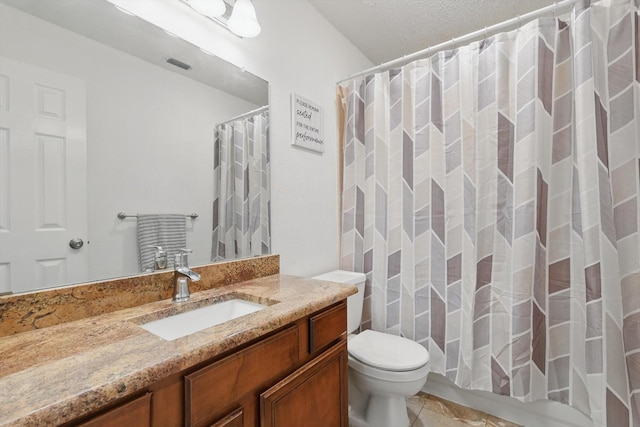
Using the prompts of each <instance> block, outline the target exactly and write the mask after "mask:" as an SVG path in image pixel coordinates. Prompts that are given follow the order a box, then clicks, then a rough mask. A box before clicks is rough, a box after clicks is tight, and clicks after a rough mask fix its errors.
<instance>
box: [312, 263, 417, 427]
mask: <svg viewBox="0 0 640 427" xmlns="http://www.w3.org/2000/svg"><path fill="white" fill-rule="evenodd" d="M314 278H315V279H319V280H328V281H331V282H339V283H348V284H352V285H356V286H357V288H358V293H357V294H355V295H351V296H350V297H348V298H347V327H348V328H347V332H348V333H349V336H348V342H347V349H348V352H349V358H348V364H349V408H350V410H349V423H350V424H351V425H352V426H353V427H389V426H393V427H408V426H409V417H408V415H407V404H406V398H407V397H409V396H413V395H414V394H416V393H418V392H419V391H420V390H421V389H422V387H423V386H424V384H425V382H426V381H427V374H428V373H429V352H427V350H426V349H425V348H424V347H423V346H421V345H420V344H418V343H416V342H414V341H411V340H409V339H407V338H403V337H399V336H395V335H391V334H387V333H383V332H377V331H372V330H366V331H362V332H361V333H359V334H354V333H353V332H355V331H356V330H357V329H358V328H359V326H360V319H361V316H362V304H363V301H364V284H365V280H366V276H365V275H364V274H363V273H354V272H350V271H342V270H337V271H332V272H330V273H326V274H323V275H321V276H317V277H314Z"/></svg>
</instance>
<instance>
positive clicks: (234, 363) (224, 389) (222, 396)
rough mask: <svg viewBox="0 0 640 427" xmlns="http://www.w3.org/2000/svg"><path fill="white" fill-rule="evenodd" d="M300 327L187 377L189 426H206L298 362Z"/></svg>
mask: <svg viewBox="0 0 640 427" xmlns="http://www.w3.org/2000/svg"><path fill="white" fill-rule="evenodd" d="M298 340H299V337H298V327H297V326H296V325H293V326H290V327H288V328H287V329H285V330H283V331H281V332H279V333H277V334H276V335H274V336H272V337H270V338H267V339H266V340H264V341H261V342H259V343H257V344H254V345H252V346H250V347H247V348H246V349H244V350H241V351H239V352H237V353H236V354H233V355H231V356H229V357H226V358H224V359H222V360H220V361H218V362H215V363H213V364H212V365H210V366H207V367H206V368H203V369H201V370H199V371H196V372H194V373H193V374H190V375H187V376H186V377H185V395H186V405H185V406H186V407H185V416H186V425H187V426H192V425H197V424H199V423H202V422H205V421H207V420H209V419H211V418H213V417H214V416H215V415H218V416H219V415H220V414H219V412H220V411H222V410H225V409H226V408H228V407H229V406H230V405H231V404H232V403H234V402H236V401H238V400H239V399H240V398H241V397H242V396H243V395H245V394H246V393H248V392H250V391H252V390H254V389H255V388H257V387H259V386H261V385H263V384H266V383H267V382H269V381H273V379H274V378H276V377H278V376H280V375H282V374H283V373H284V372H286V371H287V370H288V369H290V368H291V367H292V366H294V365H295V364H296V363H297V362H298V359H299V355H298V354H299V350H298Z"/></svg>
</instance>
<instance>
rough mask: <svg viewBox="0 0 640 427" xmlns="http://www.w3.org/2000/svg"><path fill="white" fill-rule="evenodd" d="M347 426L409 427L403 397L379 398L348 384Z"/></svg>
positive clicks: (385, 396) (405, 402)
mask: <svg viewBox="0 0 640 427" xmlns="http://www.w3.org/2000/svg"><path fill="white" fill-rule="evenodd" d="M349 401H350V405H349V424H350V425H351V426H352V427H389V426H393V427H409V415H408V413H407V400H406V398H405V397H404V396H397V395H396V396H388V395H384V396H379V395H375V394H369V395H367V394H366V393H364V392H362V391H361V390H360V389H358V388H357V387H355V386H354V385H353V384H352V383H350V384H349Z"/></svg>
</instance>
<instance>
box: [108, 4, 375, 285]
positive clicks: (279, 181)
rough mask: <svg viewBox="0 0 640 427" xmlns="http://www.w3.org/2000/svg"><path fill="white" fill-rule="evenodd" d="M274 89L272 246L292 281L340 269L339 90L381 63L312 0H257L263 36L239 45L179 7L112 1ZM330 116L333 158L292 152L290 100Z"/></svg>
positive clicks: (327, 152)
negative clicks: (293, 96) (300, 98)
mask: <svg viewBox="0 0 640 427" xmlns="http://www.w3.org/2000/svg"><path fill="white" fill-rule="evenodd" d="M109 1H111V2H112V3H115V4H118V5H120V6H122V7H124V8H126V9H128V10H130V11H132V12H135V13H136V14H138V15H139V16H141V17H144V18H145V19H147V20H148V21H150V22H153V23H155V24H157V25H159V26H162V27H163V28H165V29H167V30H169V31H171V32H172V33H174V34H177V35H178V36H180V37H182V38H184V39H185V40H188V41H190V42H192V43H194V44H196V45H198V46H200V47H202V48H204V49H206V50H208V51H210V52H212V53H214V54H216V55H217V56H219V57H221V58H223V59H225V60H227V61H229V62H231V63H234V64H236V65H238V66H240V67H245V68H246V69H247V70H248V71H250V72H251V73H253V74H256V75H257V76H259V77H261V78H263V79H265V80H268V81H269V83H270V106H271V117H270V118H271V159H272V163H271V165H272V166H271V167H272V169H271V171H272V207H271V209H272V210H271V212H272V222H271V223H272V227H273V234H272V235H273V237H272V247H273V252H274V253H276V254H280V257H281V258H280V260H281V271H282V273H285V274H295V275H303V276H308V275H314V274H317V273H321V272H324V271H328V270H332V269H335V268H337V267H338V258H339V248H338V236H339V230H338V191H337V189H338V182H337V176H338V166H337V165H338V161H337V160H338V159H337V157H338V153H337V149H336V147H337V146H336V137H337V129H336V116H335V111H336V109H335V99H336V98H335V86H336V82H337V81H338V80H341V79H343V78H345V77H347V76H348V75H350V74H352V73H355V72H358V71H360V70H363V69H366V68H369V67H371V66H372V65H373V64H371V62H370V61H369V60H368V59H366V58H365V56H364V55H363V54H362V53H360V51H358V50H357V49H356V48H355V47H354V46H353V45H352V44H351V43H350V42H349V41H347V40H346V39H345V38H344V36H342V35H341V34H340V33H338V32H337V30H335V28H334V27H333V26H331V25H330V24H329V23H328V22H327V21H326V20H325V19H324V18H323V17H322V16H321V15H320V14H319V13H318V12H317V11H316V10H315V9H314V8H313V7H312V6H311V5H310V4H309V3H308V2H307V1H306V0H254V2H253V3H254V5H255V8H256V13H257V16H258V20H259V21H260V24H261V26H262V33H261V34H260V35H259V36H258V37H257V38H255V39H241V38H238V37H236V36H234V35H232V34H231V33H229V32H228V31H226V30H225V29H223V28H221V27H219V26H217V25H216V24H214V23H212V22H211V21H209V20H208V19H206V18H203V17H200V16H198V15H197V14H195V13H193V12H192V11H191V10H190V9H189V8H188V7H187V6H186V5H184V4H182V3H181V2H180V1H179V0H163V1H162V2H159V1H157V0H109ZM294 92H295V93H298V94H300V95H301V96H304V97H305V98H308V99H310V100H312V101H314V102H316V103H318V104H320V105H321V106H322V107H323V108H324V111H325V122H324V123H325V126H324V132H325V152H324V154H322V155H319V154H315V153H313V152H310V151H305V150H302V149H297V148H295V147H292V146H291V134H290V133H291V129H290V127H291V122H290V96H291V93H294Z"/></svg>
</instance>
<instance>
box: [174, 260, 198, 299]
mask: <svg viewBox="0 0 640 427" xmlns="http://www.w3.org/2000/svg"><path fill="white" fill-rule="evenodd" d="M191 252H193V251H192V250H191V249H178V253H177V254H176V255H175V262H174V265H173V302H184V301H189V299H190V298H191V295H190V293H189V280H191V281H192V282H197V281H198V280H200V275H199V274H198V273H196V272H195V271H193V270H191V269H189V262H188V260H187V255H188V254H190V253H191Z"/></svg>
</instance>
